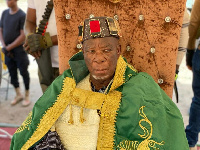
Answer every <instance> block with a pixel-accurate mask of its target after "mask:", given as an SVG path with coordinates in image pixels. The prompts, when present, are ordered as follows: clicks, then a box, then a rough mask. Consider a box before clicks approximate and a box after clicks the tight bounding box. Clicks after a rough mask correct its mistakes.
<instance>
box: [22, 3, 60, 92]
mask: <svg viewBox="0 0 200 150" xmlns="http://www.w3.org/2000/svg"><path fill="white" fill-rule="evenodd" d="M48 1H49V0H42V1H41V0H28V9H27V15H26V21H25V34H26V35H27V37H28V35H30V34H32V35H31V36H32V37H33V38H32V39H31V40H32V42H29V43H28V39H26V41H25V44H24V47H25V50H26V51H29V50H30V47H29V45H30V44H31V45H33V47H34V46H36V45H39V49H38V50H37V52H34V53H32V56H34V57H35V58H36V59H38V58H40V56H41V51H40V49H42V50H44V49H43V48H42V45H41V43H40V42H39V41H38V43H37V44H36V42H37V38H34V36H38V35H37V34H35V33H36V28H37V27H38V25H39V23H40V20H42V16H43V15H44V12H45V8H46V5H47V2H48ZM46 32H48V33H49V35H48V36H44V37H45V38H48V39H50V42H51V43H52V45H51V46H49V47H48V48H50V53H51V68H48V69H52V76H53V78H54V79H55V78H56V77H57V76H58V75H59V69H58V67H59V62H58V39H57V30H56V21H55V12H54V9H53V10H52V12H51V15H50V18H49V20H48V25H47V29H46ZM44 66H45V64H44ZM46 66H47V64H46ZM38 70H39V69H38ZM42 71H43V70H39V71H38V75H39V79H40V84H41V88H42V91H43V92H44V91H45V90H46V89H47V87H48V85H46V84H44V83H42V78H43V77H42V74H41V72H42Z"/></svg>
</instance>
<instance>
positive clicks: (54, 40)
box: [51, 35, 58, 45]
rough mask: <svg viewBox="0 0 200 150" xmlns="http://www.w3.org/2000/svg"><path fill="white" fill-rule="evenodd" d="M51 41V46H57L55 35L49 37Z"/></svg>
mask: <svg viewBox="0 0 200 150" xmlns="http://www.w3.org/2000/svg"><path fill="white" fill-rule="evenodd" d="M51 40H52V43H53V45H58V37H57V35H54V36H51Z"/></svg>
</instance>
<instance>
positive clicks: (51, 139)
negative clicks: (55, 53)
mask: <svg viewBox="0 0 200 150" xmlns="http://www.w3.org/2000/svg"><path fill="white" fill-rule="evenodd" d="M118 28H119V26H118V23H117V21H116V20H113V19H112V18H109V17H95V18H91V19H86V20H85V21H84V25H83V26H80V27H79V29H80V30H79V31H80V33H79V35H82V36H80V37H79V40H80V41H81V42H82V43H83V51H82V52H79V53H77V54H76V55H74V56H73V57H72V58H71V59H70V61H69V64H70V69H69V70H66V71H65V72H64V73H63V74H62V75H61V76H59V77H58V78H57V79H56V80H55V81H54V82H53V83H52V85H51V86H50V87H49V88H48V89H47V91H46V92H45V93H44V95H43V96H42V97H41V98H40V99H39V100H38V101H37V102H36V104H35V106H34V108H33V111H32V112H31V113H30V115H29V116H28V117H27V119H26V120H25V121H24V123H23V124H22V126H21V127H20V128H19V129H18V130H17V131H16V133H15V134H14V136H13V139H12V142H11V148H10V149H45V148H54V149H56V148H57V149H68V150H96V149H98V150H104V149H106V150H107V149H131V150H136V149H137V150H149V149H163V150H164V149H165V150H179V149H181V150H187V149H189V148H188V144H187V140H186V136H185V132H184V126H183V121H182V117H181V114H180V112H179V110H178V108H177V107H176V105H175V104H174V103H173V102H172V101H171V100H170V98H169V97H168V96H167V95H166V94H165V92H164V91H163V90H162V89H161V88H160V87H159V86H158V85H157V84H156V83H155V82H154V80H153V79H152V78H151V77H150V76H149V75H148V74H146V73H137V72H136V70H135V69H134V68H133V67H132V66H131V65H129V64H128V63H127V62H126V60H125V59H124V58H123V57H122V56H121V55H120V52H121V47H120V44H119V29H118ZM82 31H83V33H82Z"/></svg>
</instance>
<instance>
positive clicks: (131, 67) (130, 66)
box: [127, 64, 137, 72]
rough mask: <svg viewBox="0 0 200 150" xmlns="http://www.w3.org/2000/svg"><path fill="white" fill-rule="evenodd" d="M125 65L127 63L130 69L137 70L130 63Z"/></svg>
mask: <svg viewBox="0 0 200 150" xmlns="http://www.w3.org/2000/svg"><path fill="white" fill-rule="evenodd" d="M127 65H128V67H129V68H130V69H131V70H133V71H135V72H137V70H136V69H135V68H134V67H133V66H132V65H130V64H127Z"/></svg>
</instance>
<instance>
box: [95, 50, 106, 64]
mask: <svg viewBox="0 0 200 150" xmlns="http://www.w3.org/2000/svg"><path fill="white" fill-rule="evenodd" d="M94 61H95V62H96V63H103V62H105V61H106V58H105V56H104V54H103V52H96V53H95V58H94Z"/></svg>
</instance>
